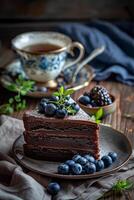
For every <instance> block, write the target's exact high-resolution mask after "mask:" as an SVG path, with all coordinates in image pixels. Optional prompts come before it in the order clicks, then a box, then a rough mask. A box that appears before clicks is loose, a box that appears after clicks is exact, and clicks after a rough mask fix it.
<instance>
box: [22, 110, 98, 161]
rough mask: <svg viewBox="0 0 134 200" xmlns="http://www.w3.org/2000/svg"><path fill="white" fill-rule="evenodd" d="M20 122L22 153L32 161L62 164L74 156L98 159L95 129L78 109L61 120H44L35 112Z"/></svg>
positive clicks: (44, 117) (49, 118)
mask: <svg viewBox="0 0 134 200" xmlns="http://www.w3.org/2000/svg"><path fill="white" fill-rule="evenodd" d="M23 121H24V127H25V132H24V138H25V142H26V143H25V144H24V152H25V154H26V155H27V156H29V157H32V158H35V159H42V160H43V159H44V160H53V161H64V160H67V159H71V157H72V156H73V155H74V154H76V153H80V154H81V155H82V154H89V153H90V154H92V155H93V156H94V157H95V158H96V159H98V158H99V126H98V125H97V124H96V123H94V122H91V121H89V116H88V115H87V114H86V113H85V112H84V111H83V110H82V109H80V110H79V111H78V113H77V114H76V115H75V116H67V117H65V118H64V119H56V118H53V117H46V116H44V115H43V114H40V113H39V112H38V111H37V110H33V111H27V112H25V114H24V116H23Z"/></svg>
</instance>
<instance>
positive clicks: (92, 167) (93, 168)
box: [83, 162, 96, 174]
mask: <svg viewBox="0 0 134 200" xmlns="http://www.w3.org/2000/svg"><path fill="white" fill-rule="evenodd" d="M83 169H84V170H85V171H86V173H87V174H92V173H94V172H96V166H95V164H94V163H91V162H88V163H87V164H86V165H84V166H83Z"/></svg>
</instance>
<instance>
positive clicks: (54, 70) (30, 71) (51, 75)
mask: <svg viewBox="0 0 134 200" xmlns="http://www.w3.org/2000/svg"><path fill="white" fill-rule="evenodd" d="M12 47H13V49H14V50H15V51H16V52H17V54H18V55H19V57H20V60H21V63H22V66H23V68H24V70H25V72H26V74H27V75H28V77H29V78H30V79H32V80H34V81H37V82H48V81H50V80H54V79H55V78H56V77H58V76H59V74H60V73H61V71H63V70H64V69H66V68H68V67H71V66H73V65H74V64H76V63H78V62H79V61H80V60H81V59H82V57H83V55H84V47H83V45H82V44H81V43H79V42H72V40H71V38H70V37H68V36H66V35H64V34H61V33H57V32H29V33H23V34H20V35H18V36H16V37H15V38H14V39H13V40H12ZM74 48H78V49H79V52H80V53H79V56H78V57H77V58H76V59H74V60H73V61H71V62H69V63H67V58H68V54H71V53H72V51H73V49H74Z"/></svg>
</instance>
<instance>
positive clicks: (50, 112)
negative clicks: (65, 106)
mask: <svg viewBox="0 0 134 200" xmlns="http://www.w3.org/2000/svg"><path fill="white" fill-rule="evenodd" d="M56 110H57V107H56V106H55V105H54V104H52V103H50V104H47V105H46V107H45V114H46V116H49V117H53V116H54V115H55V113H56Z"/></svg>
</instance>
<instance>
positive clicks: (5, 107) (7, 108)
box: [0, 104, 14, 114]
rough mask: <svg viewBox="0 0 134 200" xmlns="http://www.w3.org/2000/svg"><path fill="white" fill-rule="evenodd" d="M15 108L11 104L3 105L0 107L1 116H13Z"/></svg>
mask: <svg viewBox="0 0 134 200" xmlns="http://www.w3.org/2000/svg"><path fill="white" fill-rule="evenodd" d="M13 111H14V108H13V107H11V106H10V104H3V105H1V106H0V114H11V113H13Z"/></svg>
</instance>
